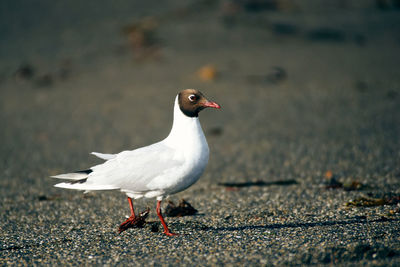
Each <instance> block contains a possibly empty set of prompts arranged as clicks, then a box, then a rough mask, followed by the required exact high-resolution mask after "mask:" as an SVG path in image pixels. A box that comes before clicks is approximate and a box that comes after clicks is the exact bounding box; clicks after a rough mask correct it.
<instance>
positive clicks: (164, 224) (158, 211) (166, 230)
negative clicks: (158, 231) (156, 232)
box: [156, 200, 177, 236]
mask: <svg viewBox="0 0 400 267" xmlns="http://www.w3.org/2000/svg"><path fill="white" fill-rule="evenodd" d="M156 210H157V215H158V218H160V221H161V224H162V226H163V227H164V234H166V235H167V236H174V235H177V234H174V233H171V232H170V231H169V229H168V226H167V224H166V223H165V221H164V218H163V216H162V214H161V200H158V201H157V209H156Z"/></svg>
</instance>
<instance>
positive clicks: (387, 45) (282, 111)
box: [0, 0, 400, 266]
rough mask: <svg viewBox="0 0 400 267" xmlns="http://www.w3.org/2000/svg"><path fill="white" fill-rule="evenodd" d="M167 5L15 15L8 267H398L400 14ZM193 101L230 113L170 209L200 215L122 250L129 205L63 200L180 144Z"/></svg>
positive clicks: (3, 101)
mask: <svg viewBox="0 0 400 267" xmlns="http://www.w3.org/2000/svg"><path fill="white" fill-rule="evenodd" d="M163 2H164V3H159V2H158V1H157V5H155V4H152V5H150V4H143V3H142V2H140V3H135V1H122V0H120V1H112V3H111V1H101V2H98V1H97V2H96V4H94V2H93V3H86V2H82V1H68V4H66V3H61V2H60V3H54V2H53V1H41V2H40V4H38V3H36V2H35V4H33V3H28V1H5V2H4V3H2V4H1V5H2V6H1V8H0V25H1V26H0V34H1V35H2V37H1V42H0V57H1V60H0V125H1V131H0V140H1V146H0V171H1V174H0V175H1V176H0V197H1V201H0V218H1V219H0V232H1V234H0V264H2V265H8V264H28V265H32V264H49V265H50V264H51V265H55V264H73V265H76V264H109V265H116V264H121V265H122V264H124V265H125V264H135V265H142V264H146V265H147V264H153V265H176V264H181V265H192V264H198V265H216V264H217V265H222V264H233V265H282V264H290V265H296V264H343V265H349V264H357V265H358V264H360V265H361V264H363V265H389V266H390V265H391V266H398V265H399V264H400V234H399V232H400V223H399V220H400V205H399V202H400V199H399V196H400V187H399V185H400V142H399V141H400V140H399V136H400V123H399V122H400V108H399V107H400V64H399V62H400V11H399V10H398V9H396V1H393V2H389V1H387V5H386V6H385V5H384V4H382V5H383V6H382V8H381V9H379V8H377V7H376V4H374V3H375V2H373V1H370V2H368V3H367V2H365V3H364V4H362V5H361V4H357V1H354V2H348V3H347V4H345V3H344V2H341V1H338V2H337V3H330V4H327V5H325V6H324V5H322V4H318V3H314V1H308V5H306V4H301V3H297V1H296V2H295V3H294V4H289V3H288V2H289V1H266V2H263V1H260V3H278V4H276V5H273V4H269V5H267V4H265V5H261V4H258V5H255V4H249V3H251V1H242V2H240V1H238V2H237V3H236V2H229V1H226V2H219V1H200V2H196V1H190V2H188V3H187V5H186V6H182V3H180V2H179V1H168V2H165V1H163ZM381 2H382V3H385V1H381ZM253 3H254V2H253ZM183 88H197V89H200V90H201V91H203V93H205V94H206V96H208V97H209V98H210V99H213V100H215V101H217V102H218V103H220V104H221V105H222V107H223V109H221V110H219V111H216V110H205V111H204V112H202V113H201V116H200V117H201V122H202V126H203V129H204V131H205V133H206V135H207V139H208V142H209V146H210V150H211V155H210V162H209V165H208V168H207V170H206V172H205V173H204V175H203V177H202V178H201V180H200V181H199V182H198V183H197V184H195V185H194V186H193V187H191V188H190V189H188V190H186V191H184V192H182V193H179V194H177V195H174V196H171V198H170V199H171V200H173V201H175V202H177V201H178V200H179V199H181V198H184V199H186V200H187V201H189V202H190V203H191V204H192V205H193V206H194V207H195V208H196V209H197V210H198V211H199V213H198V214H197V215H195V216H185V217H178V218H176V217H173V218H171V217H168V218H167V222H168V223H169V226H170V228H171V229H172V230H173V231H175V232H177V233H179V234H180V235H179V236H177V237H173V238H170V237H166V236H164V235H163V234H162V232H161V226H159V231H158V232H152V231H151V227H150V225H153V228H154V226H157V225H158V224H157V223H153V224H148V225H146V226H145V227H144V228H141V229H129V230H127V231H126V232H124V233H122V234H120V235H119V234H118V233H117V228H118V225H119V223H121V222H122V221H123V220H124V217H125V215H128V214H129V207H128V203H127V201H126V198H125V196H124V195H123V194H121V193H119V192H102V193H89V194H85V195H84V194H82V193H81V192H71V191H67V190H61V189H57V188H54V187H53V184H54V183H55V181H54V180H52V179H50V178H48V176H50V175H54V174H58V173H62V172H65V171H71V170H79V169H85V168H88V167H90V166H92V165H94V164H97V163H99V162H101V161H99V160H97V159H95V158H93V157H92V156H90V155H89V154H88V153H89V152H91V151H99V152H104V153H116V152H119V151H121V150H126V149H134V148H137V147H140V146H144V145H148V144H151V143H153V142H156V141H159V140H160V139H162V138H164V137H165V136H166V135H167V134H168V132H169V130H170V127H171V123H172V105H173V100H174V97H175V95H176V93H177V92H178V91H179V90H181V89H183ZM329 171H331V173H330V172H329ZM335 180H336V181H337V183H334V181H335ZM361 197H364V198H365V199H366V201H364V202H361V201H360V198H361ZM351 203H353V204H354V205H352V204H351ZM135 204H136V208H137V210H144V209H145V208H146V207H148V206H149V207H150V208H152V210H151V213H150V216H149V219H148V220H149V222H150V223H151V222H157V217H156V216H155V204H156V203H155V201H154V200H139V201H136V202H135ZM356 204H358V205H359V206H355V205H356ZM164 207H165V206H164ZM153 230H154V229H153Z"/></svg>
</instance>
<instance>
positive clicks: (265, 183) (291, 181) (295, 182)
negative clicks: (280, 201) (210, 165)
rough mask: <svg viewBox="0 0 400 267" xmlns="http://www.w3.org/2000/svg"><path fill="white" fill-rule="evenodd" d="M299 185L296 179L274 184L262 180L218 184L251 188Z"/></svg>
mask: <svg viewBox="0 0 400 267" xmlns="http://www.w3.org/2000/svg"><path fill="white" fill-rule="evenodd" d="M294 184H298V182H297V181H296V180H294V179H291V180H279V181H274V182H265V181H262V180H257V181H255V182H243V183H218V185H220V186H225V187H237V188H240V187H250V186H271V185H294Z"/></svg>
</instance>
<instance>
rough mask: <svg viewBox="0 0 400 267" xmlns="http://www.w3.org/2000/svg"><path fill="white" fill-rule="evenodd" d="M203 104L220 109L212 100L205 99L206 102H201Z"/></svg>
mask: <svg viewBox="0 0 400 267" xmlns="http://www.w3.org/2000/svg"><path fill="white" fill-rule="evenodd" d="M203 106H205V107H209V108H217V109H220V108H221V106H220V105H218V104H217V103H215V102H212V101H207V102H205V103H204V104H203Z"/></svg>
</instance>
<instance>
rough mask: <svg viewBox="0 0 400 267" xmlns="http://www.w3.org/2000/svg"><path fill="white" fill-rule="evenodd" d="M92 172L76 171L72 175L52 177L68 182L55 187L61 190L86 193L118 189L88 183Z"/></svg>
mask: <svg viewBox="0 0 400 267" xmlns="http://www.w3.org/2000/svg"><path fill="white" fill-rule="evenodd" d="M92 172H93V170H91V169H89V170H83V171H76V172H72V173H64V174H59V175H55V176H50V177H52V178H56V179H63V180H67V181H66V182H63V183H58V184H55V185H54V187H59V188H65V189H75V190H85V191H92V190H113V189H118V188H117V187H115V186H110V185H97V184H93V183H86V181H87V179H88V177H89V174H90V173H92Z"/></svg>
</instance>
